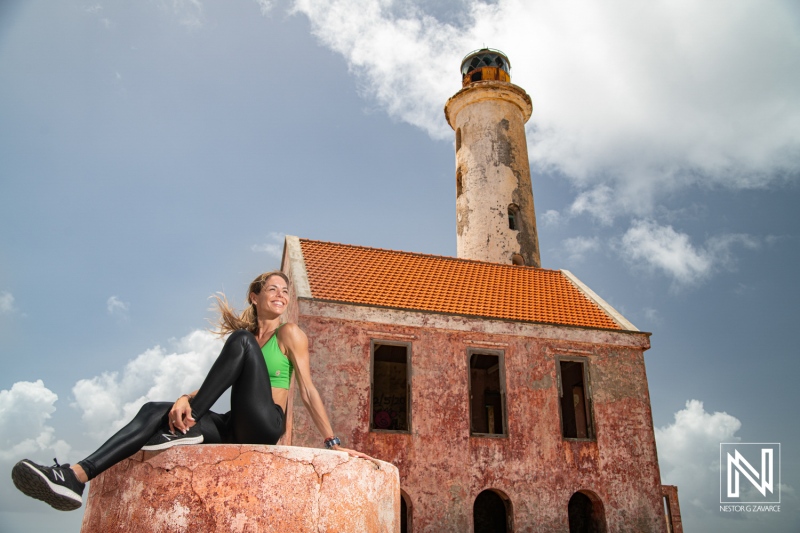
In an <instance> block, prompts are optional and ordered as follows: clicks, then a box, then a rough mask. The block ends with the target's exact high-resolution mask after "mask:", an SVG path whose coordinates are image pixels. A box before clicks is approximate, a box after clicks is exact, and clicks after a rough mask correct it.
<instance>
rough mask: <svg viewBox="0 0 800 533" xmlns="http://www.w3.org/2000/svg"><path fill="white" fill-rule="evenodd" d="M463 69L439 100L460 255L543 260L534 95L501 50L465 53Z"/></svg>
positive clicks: (509, 260) (481, 258)
mask: <svg viewBox="0 0 800 533" xmlns="http://www.w3.org/2000/svg"><path fill="white" fill-rule="evenodd" d="M461 76H462V89H461V90H460V91H458V92H457V93H456V94H455V95H453V96H452V97H451V98H450V99H449V100H448V101H447V103H446V104H445V107H444V113H445V117H446V118H447V122H448V124H450V126H451V127H452V128H453V130H455V134H456V142H455V148H456V230H457V237H456V242H457V247H456V249H457V255H458V257H459V258H462V259H474V260H478V261H488V262H492V263H502V264H513V265H525V266H531V267H541V258H540V255H539V238H538V236H537V233H536V213H535V210H534V207H533V188H532V186H531V173H530V167H529V165H528V147H527V141H526V138H525V123H526V122H527V121H528V119H529V118H530V117H531V111H532V106H531V99H530V97H529V96H528V94H527V93H526V92H525V90H524V89H522V88H521V87H518V86H516V85H514V84H512V83H511V65H510V62H509V60H508V57H506V56H505V54H503V53H502V52H500V51H498V50H492V49H489V48H483V49H481V50H477V51H475V52H472V53H470V54H467V56H466V57H465V58H464V60H463V61H462V62H461Z"/></svg>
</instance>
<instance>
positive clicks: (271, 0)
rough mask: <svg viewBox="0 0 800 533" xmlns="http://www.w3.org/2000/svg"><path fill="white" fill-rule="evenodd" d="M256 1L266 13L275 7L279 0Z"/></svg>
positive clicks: (262, 12)
mask: <svg viewBox="0 0 800 533" xmlns="http://www.w3.org/2000/svg"><path fill="white" fill-rule="evenodd" d="M255 2H256V4H258V7H259V8H261V14H262V15H266V14H268V13H269V12H270V11H272V9H273V8H274V7H275V4H276V3H277V0H255Z"/></svg>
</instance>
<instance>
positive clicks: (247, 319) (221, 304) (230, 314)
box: [211, 270, 289, 337]
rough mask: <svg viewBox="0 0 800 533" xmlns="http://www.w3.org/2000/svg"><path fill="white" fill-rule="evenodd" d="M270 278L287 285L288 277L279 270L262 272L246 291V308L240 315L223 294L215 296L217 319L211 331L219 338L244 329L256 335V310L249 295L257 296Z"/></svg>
mask: <svg viewBox="0 0 800 533" xmlns="http://www.w3.org/2000/svg"><path fill="white" fill-rule="evenodd" d="M272 276H278V277H280V278H283V280H284V281H285V282H286V285H289V277H288V276H287V275H286V274H284V273H283V272H281V271H280V270H273V271H272V272H264V273H263V274H261V275H260V276H258V277H257V278H256V279H254V280H253V282H252V283H250V287H249V288H248V289H247V307H246V308H245V310H244V311H242V312H241V313H239V312H238V311H236V309H234V308H233V307H231V305H230V304H229V303H228V298H226V297H225V294H223V293H219V294H215V295H214V298H215V299H216V303H217V311H219V318H218V319H217V322H216V324H215V325H216V328H214V329H212V330H211V331H213V332H214V333H216V334H217V335H219V336H220V337H222V336H224V335H227V334H228V333H233V332H234V331H236V330H237V329H246V330H247V331H249V332H250V333H252V334H253V335H258V310H257V309H256V306H255V305H253V302H251V301H250V293H255V294H259V293H260V292H261V289H263V288H264V285H266V284H267V280H269V278H271V277H272Z"/></svg>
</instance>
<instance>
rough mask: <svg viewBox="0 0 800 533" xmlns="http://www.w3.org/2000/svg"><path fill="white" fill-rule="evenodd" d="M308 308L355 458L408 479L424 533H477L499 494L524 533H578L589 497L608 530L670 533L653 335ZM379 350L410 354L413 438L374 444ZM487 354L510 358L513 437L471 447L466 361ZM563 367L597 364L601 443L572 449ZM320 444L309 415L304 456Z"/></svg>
mask: <svg viewBox="0 0 800 533" xmlns="http://www.w3.org/2000/svg"><path fill="white" fill-rule="evenodd" d="M298 304H299V316H298V320H299V323H300V325H301V327H302V328H303V329H304V330H305V331H306V332H307V334H308V336H309V339H310V352H311V362H312V373H313V378H314V383H315V385H316V386H317V388H318V390H319V392H320V394H321V396H322V398H323V401H324V402H325V403H326V406H327V408H328V409H329V412H330V413H331V417H332V423H333V427H334V429H335V431H336V432H337V434H338V435H339V436H340V437H341V438H342V440H343V442H344V445H345V446H352V447H354V448H356V449H358V450H361V451H363V452H365V453H368V454H371V455H373V456H375V457H377V458H380V459H382V460H384V461H388V462H391V463H393V464H395V465H396V466H397V467H398V469H399V470H400V476H401V487H402V488H403V490H404V491H405V492H406V493H407V494H408V496H409V498H410V499H411V504H412V507H413V524H414V531H415V532H423V531H430V532H434V531H435V532H443V531H452V532H459V533H462V532H463V531H469V530H471V528H472V505H473V502H474V500H475V498H476V496H477V495H478V494H479V493H480V492H481V491H483V490H485V489H487V488H492V489H496V490H499V491H501V492H502V493H503V494H505V495H506V496H508V497H509V499H510V502H511V508H512V514H513V523H514V529H513V530H514V531H517V532H524V531H530V532H533V531H566V530H567V529H568V521H567V503H568V501H569V499H570V497H571V496H572V495H573V494H574V493H575V492H576V491H579V490H583V491H591V492H592V493H594V494H595V495H596V496H597V497H598V498H599V499H600V500H601V501H602V502H603V505H604V509H605V516H606V522H607V525H608V531H614V532H625V531H632V532H633V531H637V532H641V531H656V532H661V531H664V517H663V505H662V500H661V481H660V474H659V470H658V463H657V457H656V448H655V439H654V435H653V427H652V415H651V412H650V398H649V393H648V389H647V378H646V375H645V367H644V357H643V352H644V350H646V349H647V348H649V337H648V335H647V334H644V333H628V332H615V331H609V330H592V329H582V328H570V327H559V326H551V325H543V324H525V323H514V322H504V321H498V320H488V319H480V318H468V317H460V316H454V315H444V314H432V313H419V312H405V311H397V310H391V309H380V308H371V307H365V306H354V305H344V304H336V303H329V302H319V301H314V300H303V299H301V300H300V301H299V302H298ZM371 340H384V341H402V342H410V343H411V365H412V374H411V375H412V377H411V380H412V381H411V428H412V431H411V433H408V434H402V433H381V432H370V431H369V412H370V409H369V407H370V341H371ZM481 347H483V348H489V349H492V350H502V351H503V352H504V357H505V375H506V391H507V395H506V408H507V427H508V436H507V437H501V438H497V437H470V429H469V404H468V359H467V350H468V349H469V348H481ZM556 356H570V357H585V358H586V359H587V360H588V364H589V373H590V376H589V377H590V381H591V389H592V394H593V396H592V397H593V412H594V423H595V428H596V429H595V431H596V435H597V438H596V440H583V441H578V440H565V439H563V438H562V436H561V426H560V418H559V404H558V384H557V371H556ZM294 405H297V406H299V405H301V403H300V401H299V399H297V398H295V401H294ZM319 440H320V436H319V435H318V432H317V431H316V429H315V428H314V426H313V423H312V422H311V420H310V418H309V417H308V415H307V413H305V411H304V410H303V409H298V410H297V412H296V413H294V427H293V431H292V443H293V444H295V445H299V446H318V445H319V444H320V443H319Z"/></svg>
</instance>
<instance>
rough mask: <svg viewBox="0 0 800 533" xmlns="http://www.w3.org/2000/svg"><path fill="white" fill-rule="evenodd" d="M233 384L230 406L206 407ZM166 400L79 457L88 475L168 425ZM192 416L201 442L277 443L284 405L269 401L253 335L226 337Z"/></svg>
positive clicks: (269, 392) (240, 333)
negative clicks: (219, 410) (223, 409)
mask: <svg viewBox="0 0 800 533" xmlns="http://www.w3.org/2000/svg"><path fill="white" fill-rule="evenodd" d="M228 387H231V410H230V411H229V412H228V413H225V414H224V415H220V414H217V413H215V412H213V411H209V409H210V408H211V406H212V405H214V402H216V401H217V399H218V398H219V397H220V396H221V395H222V393H223V392H225V391H226V390H227V389H228ZM172 405H173V404H172V403H170V402H148V403H146V404H144V405H143V406H142V408H141V409H140V410H139V413H137V415H136V416H135V417H134V418H133V420H131V422H130V423H129V424H128V425H126V426H125V427H123V428H122V429H120V430H119V431H118V432H117V433H115V434H114V435H113V436H112V437H111V438H110V439H108V440H107V441H106V442H105V443H104V444H103V445H102V446H100V448H98V449H97V451H96V452H94V453H93V454H92V455H90V456H89V457H87V458H86V459H84V460H83V461H79V462H78V464H79V465H81V466H82V467H83V469H84V470H85V471H86V475H87V476H89V479H92V478H94V477H96V476H97V475H99V474H100V473H101V472H103V471H104V470H106V469H108V468H111V467H112V466H113V465H115V464H117V463H118V462H120V461H122V460H123V459H126V458H128V457H130V456H131V455H133V454H134V453H136V452H137V451H139V450H140V449H141V447H142V446H144V445H145V444H146V443H147V441H148V440H149V439H150V437H151V436H152V435H153V434H154V433H155V432H156V431H158V430H159V429H161V428H163V427H164V426H166V425H167V416H168V415H169V411H170V409H171V408H172ZM192 417H193V418H194V419H195V420H196V421H197V422H198V423H199V424H200V429H201V431H202V432H203V442H205V443H211V444H216V443H237V444H244V443H247V444H275V443H276V442H278V439H280V438H281V435H283V433H284V431H285V430H286V425H285V421H284V413H283V409H281V407H280V406H279V405H276V404H275V402H274V401H273V400H272V387H271V385H270V381H269V372H268V371H267V365H266V364H265V363H264V356H263V355H262V353H261V348H260V347H259V345H258V341H256V338H255V336H254V335H253V334H252V333H250V332H249V331H245V330H243V329H240V330H238V331H235V332H233V333H232V334H231V336H230V337H228V340H227V341H226V342H225V346H224V347H223V348H222V351H221V352H220V354H219V357H217V360H216V361H215V362H214V365H213V366H212V367H211V370H210V371H209V373H208V376H206V379H205V381H203V384H202V385H201V386H200V390H199V391H197V395H196V396H195V397H194V399H193V400H192Z"/></svg>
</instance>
